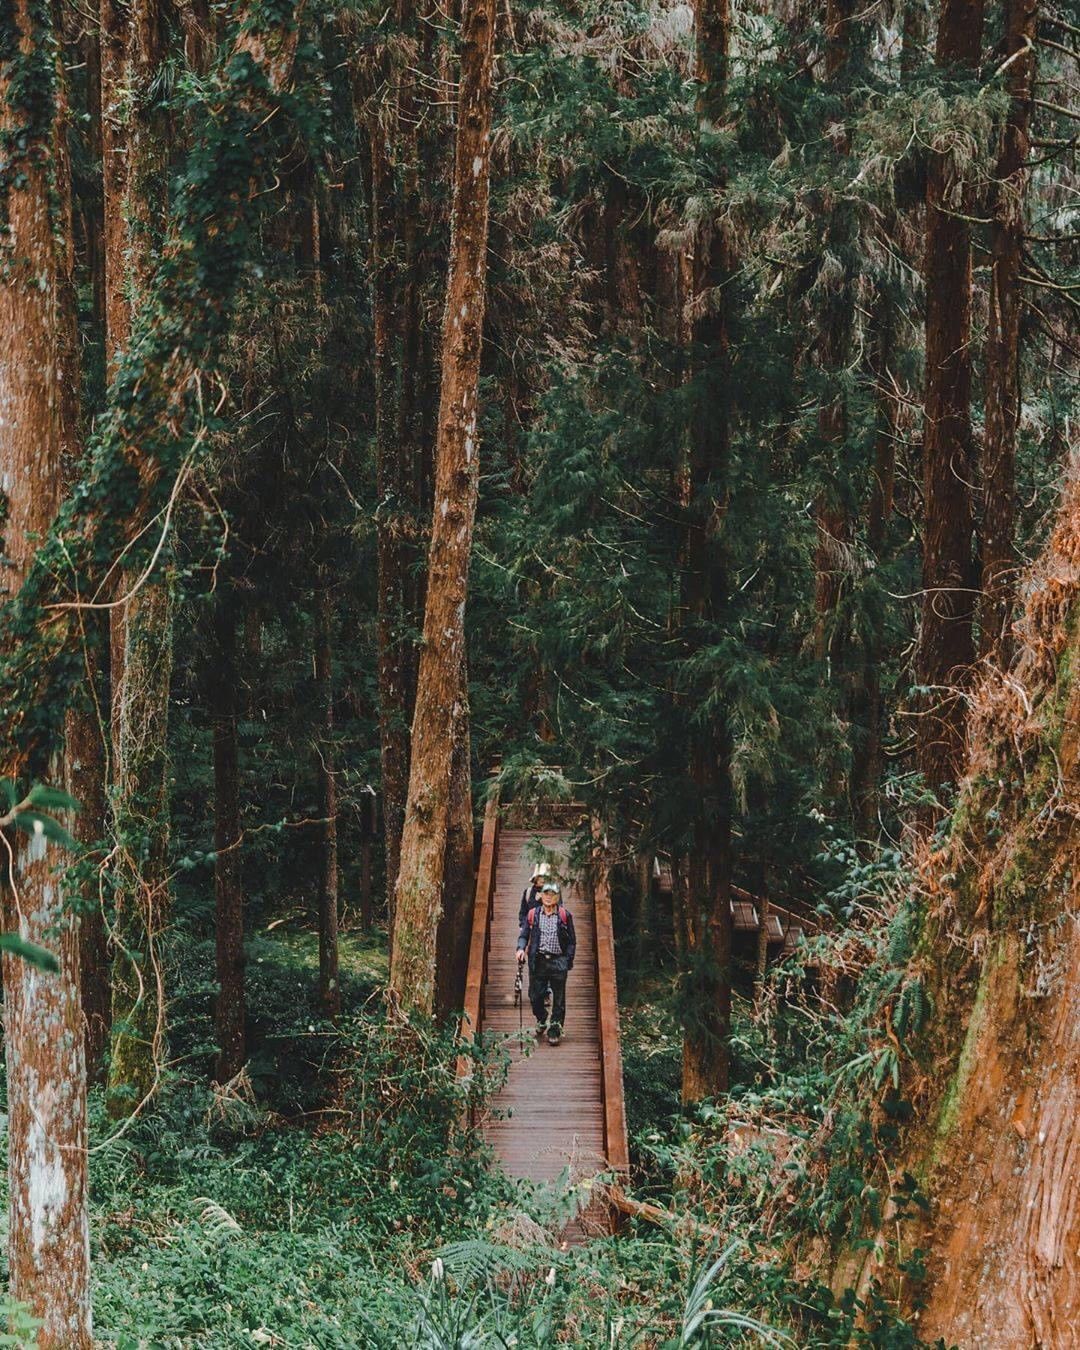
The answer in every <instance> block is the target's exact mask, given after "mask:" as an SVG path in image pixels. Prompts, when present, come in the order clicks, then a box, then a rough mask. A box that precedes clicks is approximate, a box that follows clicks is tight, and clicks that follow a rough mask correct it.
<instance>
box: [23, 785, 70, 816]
mask: <svg viewBox="0 0 1080 1350" xmlns="http://www.w3.org/2000/svg"><path fill="white" fill-rule="evenodd" d="M26 800H27V803H28V804H29V805H30V806H40V807H41V808H42V810H43V811H78V809H79V803H78V802H77V801H76V800H75V798H74V797H72V796H70V795H69V794H68V793H66V792H64V791H62V790H61V789H60V788H51V787H46V786H45V785H44V783H35V784H34V786H33V787H32V788H31V789H30V795H29V796H28V797H27V799H26ZM12 805H14V803H12Z"/></svg>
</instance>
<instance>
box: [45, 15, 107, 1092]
mask: <svg viewBox="0 0 1080 1350" xmlns="http://www.w3.org/2000/svg"><path fill="white" fill-rule="evenodd" d="M54 13H55V14H56V16H57V20H56V21H57V28H58V31H60V15H61V8H60V6H59V5H54ZM87 45H89V46H90V49H91V50H90V57H91V58H92V59H93V60H96V56H97V49H96V43H93V44H87ZM90 85H91V97H92V96H93V81H90ZM69 117H70V114H69V109H68V103H67V90H66V88H65V86H64V84H63V82H62V81H61V82H60V83H59V84H58V90H57V126H58V134H57V137H56V191H57V197H58V206H59V210H60V212H61V236H60V238H61V243H62V247H61V251H60V255H59V256H60V261H61V281H60V292H59V305H58V314H57V339H58V342H59V344H60V347H59V359H60V368H61V370H63V371H64V372H65V378H64V379H63V381H62V382H61V390H60V428H61V438H62V446H61V458H62V463H63V489H64V492H65V493H66V492H67V491H69V490H70V488H71V487H72V485H73V484H74V483H75V482H77V481H78V478H79V474H80V471H81V469H82V467H83V459H84V455H83V428H82V409H81V406H80V398H79V381H80V376H79V367H80V361H79V332H78V295H77V291H76V279H75V222H74V217H73V210H72V189H71V159H70V154H69V151H68V144H67V132H66V128H67V125H68V122H69ZM88 237H89V232H88ZM88 262H89V264H90V266H91V269H92V268H93V264H94V259H93V258H92V257H90V258H88ZM92 277H93V272H92ZM79 624H80V629H81V633H80V636H81V640H82V662H83V667H84V669H85V673H86V679H85V683H84V685H83V688H82V689H81V690H80V692H79V694H78V696H77V697H76V699H75V700H74V702H73V703H72V705H71V707H70V708H69V709H68V711H67V715H66V717H65V720H64V747H65V754H64V767H65V786H66V790H67V792H68V794H69V795H70V796H71V797H73V798H74V799H75V801H77V802H78V803H79V810H78V812H77V814H76V816H75V821H74V825H73V829H72V833H73V834H74V836H75V838H76V839H78V841H79V842H80V843H81V844H83V845H85V846H86V848H87V849H88V850H89V849H90V848H92V847H94V846H96V845H99V844H100V841H101V839H102V837H103V835H104V833H105V815H106V802H105V746H104V742H103V731H104V730H105V726H104V723H105V721H106V719H107V713H106V712H105V710H104V708H103V705H102V694H103V691H102V688H101V683H102V682H101V679H100V675H101V661H102V648H103V643H102V638H103V637H104V633H105V627H104V624H103V623H102V621H101V618H100V616H99V615H97V614H95V613H94V612H93V611H85V612H82V613H80V614H79ZM99 856H100V855H99ZM80 901H81V907H80V914H79V923H78V928H79V985H80V991H81V1001H82V1015H83V1022H84V1027H85V1036H84V1053H85V1060H86V1068H87V1074H88V1077H90V1078H91V1079H92V1078H94V1077H96V1076H97V1071H98V1069H99V1067H100V1064H101V1057H102V1054H103V1053H104V1049H105V1045H106V1042H107V1040H108V1028H109V968H108V950H107V944H106V937H105V916H104V913H103V911H102V895H101V884H100V877H99V876H98V875H88V876H87V877H86V880H85V881H84V883H83V886H82V893H81V896H80Z"/></svg>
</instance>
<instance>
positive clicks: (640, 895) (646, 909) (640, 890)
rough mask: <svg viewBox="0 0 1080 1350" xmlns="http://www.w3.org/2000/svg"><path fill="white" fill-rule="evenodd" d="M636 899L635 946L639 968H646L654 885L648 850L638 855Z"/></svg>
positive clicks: (650, 934) (650, 936)
mask: <svg viewBox="0 0 1080 1350" xmlns="http://www.w3.org/2000/svg"><path fill="white" fill-rule="evenodd" d="M635 871H636V882H637V884H636V887H635V891H636V899H637V916H636V918H637V922H636V923H635V925H634V929H635V931H634V946H635V948H636V954H637V961H638V966H639V968H644V965H645V961H646V958H647V957H648V956H649V952H650V949H651V945H652V884H653V855H652V853H651V851H650V850H648V849H641V850H640V851H639V852H638V855H637V867H636V869H635Z"/></svg>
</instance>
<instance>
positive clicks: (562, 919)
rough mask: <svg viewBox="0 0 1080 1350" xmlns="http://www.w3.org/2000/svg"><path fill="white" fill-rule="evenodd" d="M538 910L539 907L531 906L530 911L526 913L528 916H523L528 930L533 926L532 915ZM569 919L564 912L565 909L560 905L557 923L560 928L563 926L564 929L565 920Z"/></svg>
mask: <svg viewBox="0 0 1080 1350" xmlns="http://www.w3.org/2000/svg"><path fill="white" fill-rule="evenodd" d="M539 908H540V906H539V905H533V907H532V909H530V910H529V912H528V914H526V915H525V923H526V924H527V925H528V927H529V928H532V926H533V915H534V914H535V913H536V911H537V910H538V909H539ZM569 917H570V916H569V914H568V913H567V912H566V909H565V908H564V907H563V906H562V905H560V906H559V922H560V923H561V924H562V926H563V927H564V928H565V927H566V923H567V920H568V919H569Z"/></svg>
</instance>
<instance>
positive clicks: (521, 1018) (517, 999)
mask: <svg viewBox="0 0 1080 1350" xmlns="http://www.w3.org/2000/svg"><path fill="white" fill-rule="evenodd" d="M514 1007H515V1008H517V1010H518V1031H522V1030H524V1027H525V1010H524V1009H523V1008H522V1006H521V966H520V964H519V965H518V968H517V974H516V975H515V976H514Z"/></svg>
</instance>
